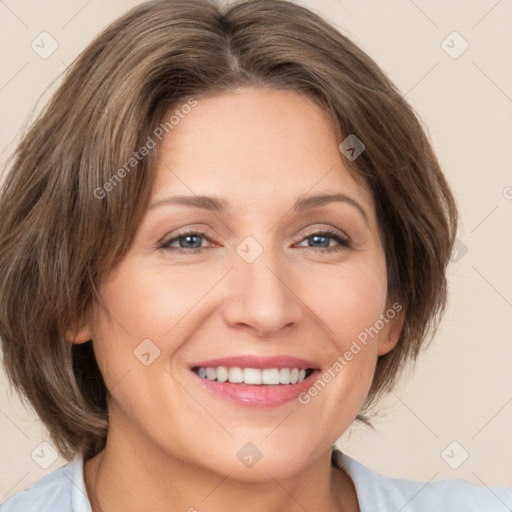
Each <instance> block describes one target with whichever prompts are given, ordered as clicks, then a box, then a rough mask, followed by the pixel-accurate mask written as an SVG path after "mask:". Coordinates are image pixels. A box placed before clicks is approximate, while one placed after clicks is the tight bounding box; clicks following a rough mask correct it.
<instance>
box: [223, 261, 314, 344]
mask: <svg viewBox="0 0 512 512" xmlns="http://www.w3.org/2000/svg"><path fill="white" fill-rule="evenodd" d="M266 254H268V252H267V251H265V252H264V253H263V254H262V255H261V256H260V257H259V258H258V259H256V261H254V262H252V263H247V262H246V261H244V260H242V259H240V260H239V261H237V262H236V263H235V267H234V268H233V270H232V271H231V272H230V275H229V281H228V282H227V283H226V285H227V286H228V289H229V292H228V296H227V299H226V301H225V304H224V308H223V316H224V321H225V322H226V323H227V324H228V325H229V326H230V327H232V328H236V329H242V330H246V331H247V332H249V333H250V334H252V335H253V336H257V337H261V338H266V337H271V336H276V335H279V333H280V332H281V331H283V330H284V329H285V328H288V329H290V328H292V326H293V325H295V324H297V323H298V322H299V321H300V319H301V317H302V315H303V310H304V307H305V306H304V303H303V301H302V300H301V298H300V297H299V295H298V294H297V291H296V290H294V288H297V283H298V280H297V279H296V275H295V274H294V273H293V272H292V270H291V269H290V268H289V266H288V265H289V263H287V262H285V261H280V262H278V261H277V258H275V257H273V258H270V257H267V256H266ZM294 284H295V287H294Z"/></svg>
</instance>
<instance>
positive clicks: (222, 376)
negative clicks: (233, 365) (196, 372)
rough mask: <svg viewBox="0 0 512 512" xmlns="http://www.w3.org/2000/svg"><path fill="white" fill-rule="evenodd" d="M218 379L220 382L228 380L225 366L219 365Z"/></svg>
mask: <svg viewBox="0 0 512 512" xmlns="http://www.w3.org/2000/svg"><path fill="white" fill-rule="evenodd" d="M217 380H218V381H219V382H226V381H227V380H228V371H227V370H226V368H224V366H219V367H218V368H217Z"/></svg>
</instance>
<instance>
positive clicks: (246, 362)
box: [190, 355, 320, 370]
mask: <svg viewBox="0 0 512 512" xmlns="http://www.w3.org/2000/svg"><path fill="white" fill-rule="evenodd" d="M198 366H203V367H205V368H206V367H213V368H217V367H219V366H224V367H226V368H234V367H239V368H258V369H260V370H263V369H265V368H299V369H300V368H304V369H307V368H311V369H313V370H318V369H320V367H319V365H318V364H317V363H315V362H313V361H309V360H307V359H302V358H299V357H293V356H287V355H275V356H270V357H269V356H267V357H262V356H256V355H241V356H231V357H222V358H219V359H208V360H207V361H198V362H197V363H194V364H192V365H191V366H190V367H191V368H195V367H198Z"/></svg>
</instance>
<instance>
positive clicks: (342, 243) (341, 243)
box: [304, 230, 350, 251]
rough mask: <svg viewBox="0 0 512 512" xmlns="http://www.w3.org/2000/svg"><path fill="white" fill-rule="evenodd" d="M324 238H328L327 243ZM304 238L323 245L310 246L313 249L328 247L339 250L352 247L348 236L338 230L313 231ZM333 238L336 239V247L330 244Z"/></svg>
mask: <svg viewBox="0 0 512 512" xmlns="http://www.w3.org/2000/svg"><path fill="white" fill-rule="evenodd" d="M322 239H323V240H326V241H327V244H325V243H324V242H323V241H322ZM304 240H312V241H313V243H320V244H321V245H319V246H316V247H315V246H309V247H311V248H313V249H316V248H318V249H322V248H326V249H328V250H330V251H331V250H334V251H339V250H341V249H343V248H347V247H350V241H349V239H348V238H346V237H344V236H341V235H340V234H339V233H337V232H336V231H331V230H327V231H321V232H319V233H313V234H311V235H309V236H307V237H306V238H304ZM331 240H334V241H335V242H336V243H337V244H338V246H334V247H330V246H329V243H330V241H331Z"/></svg>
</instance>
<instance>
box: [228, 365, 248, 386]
mask: <svg viewBox="0 0 512 512" xmlns="http://www.w3.org/2000/svg"><path fill="white" fill-rule="evenodd" d="M228 380H229V382H232V383H233V384H240V382H243V381H244V373H243V372H242V368H230V369H229V371H228Z"/></svg>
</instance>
